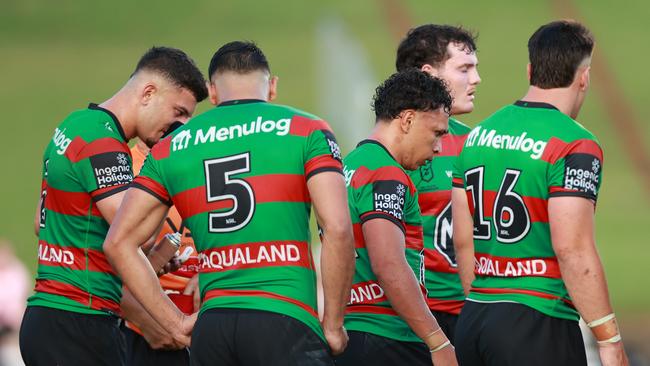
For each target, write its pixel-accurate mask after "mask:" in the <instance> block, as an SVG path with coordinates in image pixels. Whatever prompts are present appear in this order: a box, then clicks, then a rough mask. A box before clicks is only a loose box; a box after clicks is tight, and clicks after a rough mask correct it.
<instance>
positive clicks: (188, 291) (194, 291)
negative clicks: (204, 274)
mask: <svg viewBox="0 0 650 366" xmlns="http://www.w3.org/2000/svg"><path fill="white" fill-rule="evenodd" d="M183 295H192V296H193V298H194V312H197V311H199V309H201V291H199V275H198V274H195V275H194V277H192V278H191V279H190V280H189V281H188V282H187V285H185V290H183Z"/></svg>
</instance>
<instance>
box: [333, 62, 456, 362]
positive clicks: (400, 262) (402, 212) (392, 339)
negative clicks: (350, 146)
mask: <svg viewBox="0 0 650 366" xmlns="http://www.w3.org/2000/svg"><path fill="white" fill-rule="evenodd" d="M451 104H452V100H451V96H450V95H449V93H448V91H447V89H446V88H445V85H444V83H443V81H442V80H440V79H437V78H433V77H431V76H430V75H428V74H426V73H424V72H422V71H419V70H415V69H409V70H406V71H403V72H400V73H396V74H393V75H392V76H391V77H390V78H388V79H387V80H386V81H385V82H384V83H382V84H381V85H380V86H379V87H378V88H377V89H376V93H375V96H374V100H373V107H374V110H375V116H376V124H375V128H374V130H373V132H372V133H371V135H370V137H369V138H368V139H367V140H364V141H361V142H360V143H359V144H358V145H357V148H356V149H354V150H353V151H352V152H351V153H350V154H349V155H348V156H347V157H346V158H345V159H344V168H343V171H344V174H345V178H346V184H347V186H348V201H349V209H350V214H351V217H352V223H353V228H354V238H355V245H356V251H357V261H356V271H355V274H354V280H353V285H352V291H351V296H350V302H349V304H348V307H347V311H346V315H345V327H346V328H347V329H348V331H349V334H350V344H349V345H348V348H347V349H346V351H345V352H344V353H343V355H341V356H340V357H339V358H338V359H337V364H338V365H342V366H352V365H355V366H356V365H401V364H404V365H430V364H431V362H432V361H434V362H435V363H436V365H455V364H456V358H455V356H454V351H453V347H452V346H451V345H450V342H449V339H448V338H447V337H446V335H445V333H444V332H443V331H442V329H441V328H440V326H439V325H438V324H437V322H436V319H435V318H434V317H433V315H432V314H431V312H430V311H429V309H428V308H427V304H426V302H425V299H424V296H423V291H424V288H423V287H422V284H423V276H424V273H423V271H422V265H423V263H422V258H421V256H422V251H423V244H422V240H423V238H422V223H421V218H420V209H419V207H418V202H417V191H416V188H415V186H414V185H413V182H412V181H411V179H410V178H409V176H408V173H407V172H406V171H405V169H410V170H413V169H417V168H418V167H419V166H420V165H422V164H424V162H425V161H426V160H427V159H431V158H432V157H433V153H434V150H435V149H437V148H439V144H440V138H441V137H442V136H444V135H445V134H446V133H447V119H448V117H449V111H450V109H451Z"/></svg>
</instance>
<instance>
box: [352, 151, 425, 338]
mask: <svg viewBox="0 0 650 366" xmlns="http://www.w3.org/2000/svg"><path fill="white" fill-rule="evenodd" d="M343 172H344V175H345V180H346V185H347V187H348V205H349V208H350V216H351V218H352V227H353V230H354V241H355V248H356V253H357V258H356V266H355V272H354V279H353V282H352V291H351V296H350V302H349V303H348V307H347V309H346V315H345V327H346V329H348V330H355V331H361V332H367V333H372V334H376V335H379V336H382V337H386V338H391V339H395V340H399V341H406V342H422V340H421V339H420V338H418V337H417V336H416V335H415V333H413V331H412V330H411V328H410V327H409V326H408V324H407V323H406V322H405V321H404V320H403V319H402V318H401V317H400V316H399V315H398V314H397V313H396V312H395V310H394V309H393V308H392V306H391V304H390V302H389V301H388V298H387V297H386V295H385V293H384V290H383V289H382V288H381V286H380V284H379V282H378V281H377V276H376V275H375V274H374V273H373V271H372V266H371V263H370V257H369V255H368V250H367V249H366V243H365V238H364V236H363V230H362V225H363V223H364V222H366V221H368V220H371V219H377V218H379V219H385V220H388V221H390V222H392V223H393V224H395V225H397V226H398V227H399V228H400V230H402V231H403V232H404V237H405V243H404V244H402V243H395V245H405V251H404V256H405V257H406V261H407V262H408V264H409V266H410V267H411V269H412V270H413V273H414V275H415V276H416V278H417V280H418V281H419V282H420V284H422V283H423V282H424V279H423V276H424V273H423V272H424V270H423V268H422V266H423V260H422V251H423V249H424V248H423V243H422V224H421V218H420V208H419V206H418V198H417V191H416V189H415V185H414V184H413V182H412V181H411V178H409V176H408V173H407V172H406V171H405V170H404V169H403V168H402V166H401V165H400V164H399V163H397V161H395V159H394V158H393V157H392V156H391V154H390V153H389V152H388V150H387V149H386V148H385V147H384V146H383V145H381V144H380V143H379V142H377V141H374V140H364V141H362V142H361V143H359V145H357V148H356V149H354V150H353V151H352V152H350V154H349V155H348V156H347V157H346V158H345V159H344V167H343ZM422 290H423V291H424V288H422Z"/></svg>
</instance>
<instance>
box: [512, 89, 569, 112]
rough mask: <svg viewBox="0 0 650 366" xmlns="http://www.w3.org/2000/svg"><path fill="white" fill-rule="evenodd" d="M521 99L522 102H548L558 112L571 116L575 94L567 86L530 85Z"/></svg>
mask: <svg viewBox="0 0 650 366" xmlns="http://www.w3.org/2000/svg"><path fill="white" fill-rule="evenodd" d="M521 100H522V101H524V102H534V103H546V104H550V105H552V106H553V107H555V108H557V109H558V110H559V111H560V112H562V113H564V114H566V115H567V116H571V114H572V112H573V105H574V102H575V96H574V95H572V91H571V90H570V89H569V88H555V89H542V88H538V87H536V86H531V87H530V88H529V89H528V92H527V93H526V95H524V97H523V98H521Z"/></svg>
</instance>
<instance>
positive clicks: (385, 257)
mask: <svg viewBox="0 0 650 366" xmlns="http://www.w3.org/2000/svg"><path fill="white" fill-rule="evenodd" d="M362 230H363V236H364V239H365V242H366V249H367V250H368V256H369V257H370V265H371V266H372V271H373V273H374V274H375V275H376V276H377V280H378V281H379V285H380V286H381V288H382V289H383V290H384V293H385V294H386V297H387V298H388V301H389V302H390V304H391V306H392V307H393V309H394V310H395V311H396V312H397V314H398V315H399V316H400V317H401V318H402V319H404V321H405V322H406V323H407V324H408V325H409V327H410V328H411V329H412V330H413V332H414V333H415V334H416V335H417V336H418V337H420V338H421V339H422V340H423V341H424V342H425V343H426V344H427V346H428V347H429V349H435V348H437V347H438V346H440V345H442V344H444V343H445V342H446V341H447V340H448V338H447V336H446V335H445V334H444V333H443V332H442V330H440V331H438V330H439V329H440V326H439V325H438V322H437V321H436V318H434V316H433V315H432V314H431V311H430V310H429V307H428V306H427V303H426V302H425V300H424V296H423V294H422V290H421V289H420V285H419V283H418V280H417V279H416V277H415V274H414V273H413V270H412V269H411V267H410V266H409V264H408V262H407V261H406V257H405V256H404V251H405V238H404V233H403V232H402V231H401V230H400V229H399V228H398V227H397V226H396V225H395V224H394V223H392V222H391V221H388V220H386V219H379V218H378V219H372V220H368V221H366V222H364V223H363V226H362ZM432 357H434V361H436V363H437V364H438V363H439V364H442V365H455V364H456V358H455V356H454V351H453V347H446V348H444V349H442V350H441V351H439V352H436V353H433V354H432Z"/></svg>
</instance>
